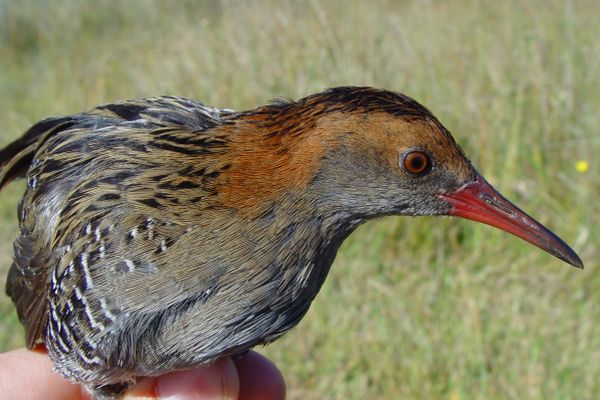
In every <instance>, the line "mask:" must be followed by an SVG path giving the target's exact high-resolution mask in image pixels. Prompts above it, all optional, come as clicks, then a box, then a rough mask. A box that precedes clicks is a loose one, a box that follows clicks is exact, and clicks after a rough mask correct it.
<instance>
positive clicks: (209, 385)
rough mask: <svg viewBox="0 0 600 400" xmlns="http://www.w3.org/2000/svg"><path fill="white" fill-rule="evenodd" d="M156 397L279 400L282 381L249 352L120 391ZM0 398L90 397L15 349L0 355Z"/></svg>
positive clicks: (48, 365)
mask: <svg viewBox="0 0 600 400" xmlns="http://www.w3.org/2000/svg"><path fill="white" fill-rule="evenodd" d="M162 398H168V399H172V400H186V399H206V400H209V399H232V400H234V399H237V400H259V399H260V400H282V399H284V398H285V383H284V380H283V376H282V375H281V372H279V370H278V369H277V367H276V366H275V365H273V363H272V362H271V361H269V360H268V359H267V358H265V357H263V356H262V355H260V354H258V353H256V352H254V351H250V352H249V353H247V354H245V355H244V356H241V357H236V358H235V359H234V358H231V357H226V358H223V359H221V360H219V361H217V362H216V363H214V364H213V365H210V366H207V367H203V368H198V369H194V370H189V371H177V372H171V373H168V374H165V375H163V376H160V377H157V378H142V379H140V380H139V381H138V383H137V384H136V385H135V386H134V387H132V388H131V389H129V390H128V391H127V393H126V394H125V399H162ZM0 399H6V400H18V399H28V400H29V399H31V400H37V399H39V400H42V399H43V400H63V399H69V400H70V399H73V400H77V399H90V395H89V394H88V393H87V392H86V390H85V389H83V387H82V386H80V385H77V384H73V383H70V382H68V381H66V380H65V379H64V378H62V377H61V376H60V375H59V374H58V373H57V372H55V371H54V369H53V365H52V362H51V361H50V359H49V358H48V356H47V355H46V354H45V353H43V352H38V351H27V350H25V349H18V350H13V351H9V352H7V353H2V354H0Z"/></svg>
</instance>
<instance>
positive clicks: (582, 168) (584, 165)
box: [575, 160, 590, 174]
mask: <svg viewBox="0 0 600 400" xmlns="http://www.w3.org/2000/svg"><path fill="white" fill-rule="evenodd" d="M589 167H590V166H589V164H588V162H587V161H584V160H579V161H577V164H575V169H576V170H577V172H579V173H582V174H583V173H585V172H587V170H588V168H589Z"/></svg>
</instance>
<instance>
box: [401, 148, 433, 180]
mask: <svg viewBox="0 0 600 400" xmlns="http://www.w3.org/2000/svg"><path fill="white" fill-rule="evenodd" d="M402 166H403V167H404V170H405V171H406V172H408V173H409V174H411V175H424V174H426V173H427V172H429V171H430V170H431V159H430V158H429V155H428V154H427V153H425V152H423V151H418V150H415V151H410V152H408V153H406V154H405V155H404V159H403V160H402Z"/></svg>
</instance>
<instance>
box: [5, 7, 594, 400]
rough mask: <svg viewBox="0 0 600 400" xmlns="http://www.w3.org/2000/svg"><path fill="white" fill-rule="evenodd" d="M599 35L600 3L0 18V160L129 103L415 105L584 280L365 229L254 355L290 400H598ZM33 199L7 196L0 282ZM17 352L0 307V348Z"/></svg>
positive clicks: (466, 232)
mask: <svg viewBox="0 0 600 400" xmlns="http://www.w3.org/2000/svg"><path fill="white" fill-rule="evenodd" d="M599 19H600V9H599V8H598V7H597V5H596V3H595V2H593V1H565V2H559V1H541V0H538V1H529V2H520V1H504V2H491V1H489V2H488V1H475V0H473V1H469V0H464V1H456V2H438V1H419V2H417V1H415V2H394V1H377V2H360V1H329V2H327V3H325V2H317V1H304V2H291V1H289V2H276V1H260V2H259V1H247V2H242V1H221V2H213V1H204V2H194V1H187V2H177V3H174V2H161V1H146V2H135V3H134V2H109V1H99V2H94V3H90V2H76V1H54V2H47V1H42V0H39V1H28V2H15V1H8V0H6V1H5V0H0V93H2V96H0V110H1V113H2V118H1V119H0V144H5V143H7V142H8V141H9V140H11V139H12V138H15V137H16V136H18V135H19V134H21V132H23V131H24V130H25V129H26V128H27V127H28V126H29V125H30V124H32V123H33V122H35V121H36V120H38V119H40V118H42V117H45V116H48V115H53V114H66V113H73V112H77V111H80V110H82V109H85V108H87V107H90V106H93V105H96V104H98V103H101V102H108V101H112V100H116V99H123V98H133V97H138V96H148V95H157V94H179V95H185V96H189V97H192V98H196V99H199V100H201V101H203V102H206V103H209V104H213V105H216V106H225V107H232V108H251V107H254V106H256V105H258V104H261V103H264V102H265V101H267V100H269V99H270V98H273V97H276V96H281V95H283V96H289V97H299V96H303V95H306V94H308V93H311V92H314V91H317V90H320V89H323V88H325V87H330V86H335V85H340V84H355V85H363V84H364V85H373V86H379V87H385V88H390V89H396V90H401V91H403V92H406V93H407V94H410V95H411V96H413V97H416V98H417V99H419V100H420V101H421V102H423V103H424V104H426V105H428V106H429V108H431V109H432V110H433V111H434V112H435V113H436V114H437V115H438V117H439V118H440V119H441V120H442V121H443V122H444V123H445V124H446V126H447V127H448V128H449V129H450V130H451V131H452V132H454V134H455V137H456V138H457V140H458V141H459V142H460V143H461V144H462V145H463V147H464V148H465V150H466V152H467V154H469V155H471V157H472V159H473V161H474V163H475V164H476V165H477V166H479V168H480V170H481V171H482V172H483V173H484V175H486V176H487V177H488V179H489V180H490V181H492V182H493V183H494V184H495V186H496V187H497V188H499V189H501V190H502V191H503V192H505V193H506V195H507V196H508V197H509V198H512V199H513V200H514V201H515V202H516V203H517V204H519V205H520V206H522V208H524V209H525V210H528V211H530V212H531V214H533V215H534V216H536V217H537V218H538V219H540V220H541V221H542V222H544V223H547V224H548V225H549V226H550V227H552V228H554V229H555V230H556V232H557V233H559V234H560V235H561V236H563V237H565V238H566V239H568V241H569V242H570V243H571V244H574V247H575V249H576V250H577V251H578V252H580V255H581V256H582V258H583V260H584V262H585V263H586V270H584V271H576V270H574V269H572V268H569V267H567V266H565V265H563V264H561V263H560V262H559V261H557V260H555V259H552V258H551V257H549V256H547V255H545V254H543V253H542V252H540V251H538V250H537V249H534V248H532V247H531V246H528V245H526V244H522V243H520V242H519V241H517V240H516V239H514V238H512V237H509V236H507V235H505V234H502V233H499V232H496V231H493V230H492V229H491V228H487V227H484V226H476V225H475V224H472V223H468V222H462V221H455V220H448V219H439V218H438V219H433V218H430V219H428V218H422V219H409V218H404V219H402V218H388V219H386V220H384V221H377V222H372V223H369V224H367V225H366V226H364V227H362V228H361V229H359V231H358V232H356V233H355V234H354V235H352V236H351V238H350V239H349V240H348V241H347V243H345V245H344V246H343V248H342V250H341V252H340V254H339V257H338V259H337V261H336V265H335V266H334V268H333V270H332V274H331V276H330V278H329V279H328V281H327V283H326V284H325V287H324V289H323V291H322V293H321V294H320V295H319V296H318V298H317V300H316V302H315V304H314V306H313V308H312V309H311V311H310V312H309V314H308V315H307V317H306V318H305V319H304V321H303V322H302V323H301V324H300V326H299V327H298V328H297V329H295V330H293V331H292V332H291V333H290V334H288V335H287V336H286V337H284V338H283V339H281V340H280V341H278V342H276V343H275V344H273V345H271V346H269V347H268V348H266V349H265V350H264V351H265V352H266V353H268V355H269V356H270V357H272V358H273V359H274V360H276V362H277V363H278V364H279V365H280V366H281V368H282V369H283V371H284V373H285V375H286V378H287V380H288V385H289V388H290V398H292V399H296V398H297V399H352V398H355V399H364V398H427V399H446V398H448V399H453V400H457V399H477V398H480V399H568V398H577V399H596V398H600V380H599V379H598V376H600V322H599V321H600V273H599V272H598V267H599V265H600V264H599V263H598V261H597V260H598V258H599V256H600V254H599V251H598V246H597V244H598V239H599V238H598V236H599V233H600V229H599V227H600V202H598V198H600V179H599V177H600V164H599V163H598V159H597V158H596V157H597V154H599V153H600V137H599V136H598V134H597V130H598V126H600V113H598V109H599V108H600V90H599V88H600V74H598V71H600V42H599V41H598V38H599V37H600V28H599V26H600V25H599V24H598V20H599ZM577 160H587V161H588V162H589V163H590V169H589V170H588V171H587V172H586V173H578V172H577V171H576V169H575V162H576V161H577ZM21 192H22V185H19V184H13V185H11V186H10V187H9V188H8V190H6V191H5V192H3V193H2V196H1V197H0V218H1V221H2V226H1V228H0V243H2V245H1V246H0V270H1V271H2V272H1V273H0V275H2V276H5V270H6V269H7V267H8V266H9V263H10V251H11V246H10V243H11V241H12V238H13V237H14V235H15V232H16V217H15V211H14V210H15V206H16V203H17V201H18V198H19V195H20V193H21ZM2 279H4V278H2ZM21 343H22V338H21V330H20V327H19V326H18V323H17V322H16V317H15V316H14V311H12V307H11V305H10V304H9V300H8V299H7V298H6V297H5V296H2V297H0V348H3V349H8V348H12V347H15V346H18V345H20V344H21Z"/></svg>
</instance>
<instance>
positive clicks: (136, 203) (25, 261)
mask: <svg viewBox="0 0 600 400" xmlns="http://www.w3.org/2000/svg"><path fill="white" fill-rule="evenodd" d="M227 113H229V112H228V111H222V110H217V109H214V108H211V107H207V106H204V105H202V104H199V103H196V102H193V101H191V100H187V99H183V98H178V97H161V98H154V99H142V100H135V101H128V102H122V103H116V104H108V105H103V106H100V107H97V108H95V109H92V110H90V111H88V112H86V113H82V114H77V115H74V116H71V117H63V118H57V119H54V121H57V123H56V124H53V123H50V121H52V120H45V121H43V122H42V123H40V124H38V125H36V126H34V127H32V128H31V129H30V131H29V132H33V131H35V132H38V131H39V132H38V133H39V134H36V135H35V137H36V138H38V140H37V142H35V141H33V142H32V143H29V141H28V142H27V143H26V144H27V147H28V148H31V149H32V150H31V151H29V152H28V153H27V158H28V160H27V161H29V162H30V166H29V169H28V171H27V181H28V188H27V191H26V193H25V196H24V199H23V201H22V203H21V205H20V211H19V219H20V226H21V234H20V236H19V238H18V239H17V240H16V242H15V255H16V257H15V263H14V264H13V267H12V268H11V271H10V273H9V279H8V281H7V292H8V294H9V295H10V296H11V297H12V299H13V301H14V302H15V304H16V305H17V312H18V314H19V316H20V318H21V320H22V321H23V323H24V324H25V326H26V330H27V338H28V339H27V342H28V345H29V346H30V347H31V346H32V345H33V344H34V343H35V341H36V340H37V339H39V338H40V335H41V332H42V331H43V329H44V328H43V327H44V326H45V323H46V322H45V321H46V316H47V315H48V312H49V310H48V308H47V306H46V299H47V296H46V294H47V293H49V291H50V290H51V288H52V285H53V284H54V285H55V286H56V288H55V290H58V288H59V287H60V283H59V281H60V278H61V277H62V276H63V275H64V274H68V273H69V272H72V271H73V267H74V266H75V265H76V264H77V260H80V264H81V266H80V267H81V268H83V266H85V267H87V268H90V270H95V269H98V270H102V268H110V267H114V268H117V266H116V264H111V265H109V264H108V263H107V261H111V262H113V261H114V262H115V263H117V261H123V260H129V259H130V258H131V259H132V260H131V261H135V260H133V258H135V257H133V255H131V253H132V251H133V250H131V249H136V250H135V251H133V253H140V254H141V253H143V252H145V251H150V249H149V248H148V246H150V245H151V244H150V242H152V243H153V244H152V246H155V248H154V249H153V250H152V251H156V249H158V248H160V247H161V246H163V247H164V246H167V247H168V246H169V244H170V242H169V241H171V240H174V238H175V237H179V236H180V235H181V234H184V233H185V232H186V230H187V229H188V228H189V226H190V225H191V221H194V220H197V218H198V215H202V214H203V213H205V212H206V210H209V209H210V208H211V207H212V206H213V201H214V198H215V192H214V190H213V188H212V187H211V185H212V182H213V181H214V178H215V177H216V176H217V175H218V174H219V169H220V168H224V167H226V165H225V164H224V163H223V162H222V161H221V157H220V156H221V155H222V154H224V153H225V152H226V146H227V144H226V140H225V137H224V136H223V135H222V134H221V133H220V131H219V129H218V127H219V126H220V124H221V117H222V115H224V114H227ZM57 124H59V125H57ZM57 127H58V128H59V129H57ZM42 128H43V129H42ZM25 136H27V134H26V135H25ZM30 136H31V135H30ZM21 147H22V146H21ZM19 154H20V153H19ZM19 154H18V155H19ZM19 157H20V158H23V157H21V155H19ZM19 162H20V161H19ZM13 169H14V168H13ZM190 205H193V207H190ZM149 221H161V222H160V223H159V222H157V224H158V225H160V224H163V225H164V226H163V225H160V226H156V228H155V229H156V236H155V238H154V239H152V240H149V241H146V242H144V243H141V244H139V247H135V246H137V244H136V243H131V246H126V245H125V242H123V241H125V240H126V235H127V234H131V232H132V231H133V230H134V229H136V228H137V229H140V230H141V229H143V227H144V226H146V227H147V229H149V227H150V226H151V225H152V223H151V222H149ZM90 229H91V232H90ZM159 234H160V235H162V236H159ZM115 235H117V236H115ZM118 235H125V236H124V237H118ZM109 236H110V240H109V239H108V237H109ZM90 237H94V238H96V237H101V238H102V239H101V240H100V241H96V242H90V243H88V242H89V240H88V239H89V238H90ZM159 237H160V238H159ZM162 240H164V243H162ZM94 243H95V245H97V246H96V248H94V249H92V247H90V246H92V244H94ZM102 243H103V246H104V247H102V246H101V244H102ZM93 251H96V252H97V253H98V254H97V256H99V255H100V252H101V251H102V252H103V255H104V256H106V260H105V262H102V263H99V264H98V266H94V265H92V263H91V259H89V260H88V259H86V257H91V256H92V252H93ZM152 251H150V252H151V253H152ZM109 254H110V255H112V257H109ZM81 260H84V263H83V264H82V263H81ZM140 262H142V260H140ZM144 262H149V260H148V261H144ZM70 265H71V267H70ZM165 265H168V263H165ZM81 272H82V271H79V272H78V275H79V276H84V277H85V271H83V273H81ZM100 275H102V274H100ZM100 275H99V281H98V287H99V288H100V287H109V285H111V283H110V282H108V281H106V282H103V281H102V278H100ZM107 279H108V278H107ZM67 284H70V285H71V286H73V287H74V286H76V285H75V284H79V282H71V281H70V280H69V279H65V280H64V282H63V285H62V286H63V288H62V289H61V290H71V291H72V290H73V287H69V288H65V286H66V285H67ZM65 298H67V297H65ZM65 306H66V305H65Z"/></svg>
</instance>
